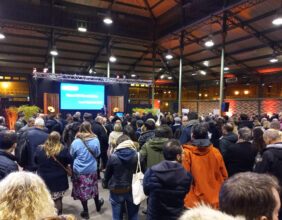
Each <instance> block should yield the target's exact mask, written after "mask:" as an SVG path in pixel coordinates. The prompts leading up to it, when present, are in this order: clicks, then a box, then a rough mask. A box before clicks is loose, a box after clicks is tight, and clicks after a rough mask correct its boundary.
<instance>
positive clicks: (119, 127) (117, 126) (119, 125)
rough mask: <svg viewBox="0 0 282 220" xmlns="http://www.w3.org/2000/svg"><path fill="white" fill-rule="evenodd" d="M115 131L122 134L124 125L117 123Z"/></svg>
mask: <svg viewBox="0 0 282 220" xmlns="http://www.w3.org/2000/svg"><path fill="white" fill-rule="evenodd" d="M114 131H117V132H121V131H122V125H121V124H120V123H115V125H114Z"/></svg>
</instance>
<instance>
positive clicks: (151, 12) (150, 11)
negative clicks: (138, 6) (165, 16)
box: [143, 0, 157, 23]
mask: <svg viewBox="0 0 282 220" xmlns="http://www.w3.org/2000/svg"><path fill="white" fill-rule="evenodd" d="M143 2H144V4H145V5H146V8H147V10H148V11H149V13H150V16H151V18H152V20H153V21H154V23H156V21H157V19H156V17H155V15H154V13H153V11H152V9H151V7H150V5H149V3H148V1H147V0H143Z"/></svg>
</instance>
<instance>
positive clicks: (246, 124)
mask: <svg viewBox="0 0 282 220" xmlns="http://www.w3.org/2000/svg"><path fill="white" fill-rule="evenodd" d="M243 127H248V128H250V129H253V127H254V123H253V122H252V121H241V122H239V125H238V130H239V129H241V128H243Z"/></svg>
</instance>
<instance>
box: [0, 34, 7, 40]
mask: <svg viewBox="0 0 282 220" xmlns="http://www.w3.org/2000/svg"><path fill="white" fill-rule="evenodd" d="M5 38H6V36H5V35H4V34H3V33H2V32H0V40H3V39H5Z"/></svg>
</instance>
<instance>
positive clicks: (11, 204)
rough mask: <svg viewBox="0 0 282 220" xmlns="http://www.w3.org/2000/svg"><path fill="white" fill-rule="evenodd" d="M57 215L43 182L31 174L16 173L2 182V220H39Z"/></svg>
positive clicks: (0, 202) (0, 191) (0, 194)
mask: <svg viewBox="0 0 282 220" xmlns="http://www.w3.org/2000/svg"><path fill="white" fill-rule="evenodd" d="M53 215H56V209H55V207H54V202H53V200H52V198H51V195H50V193H49V192H48V190H47V188H46V185H45V183H44V182H43V180H42V179H41V178H40V177H39V176H37V175H36V174H33V173H29V172H24V171H23V172H14V173H11V174H9V175H8V176H7V177H5V178H4V179H3V180H2V181H1V182H0V219H1V220H2V219H3V220H39V219H42V218H45V217H48V216H53Z"/></svg>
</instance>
